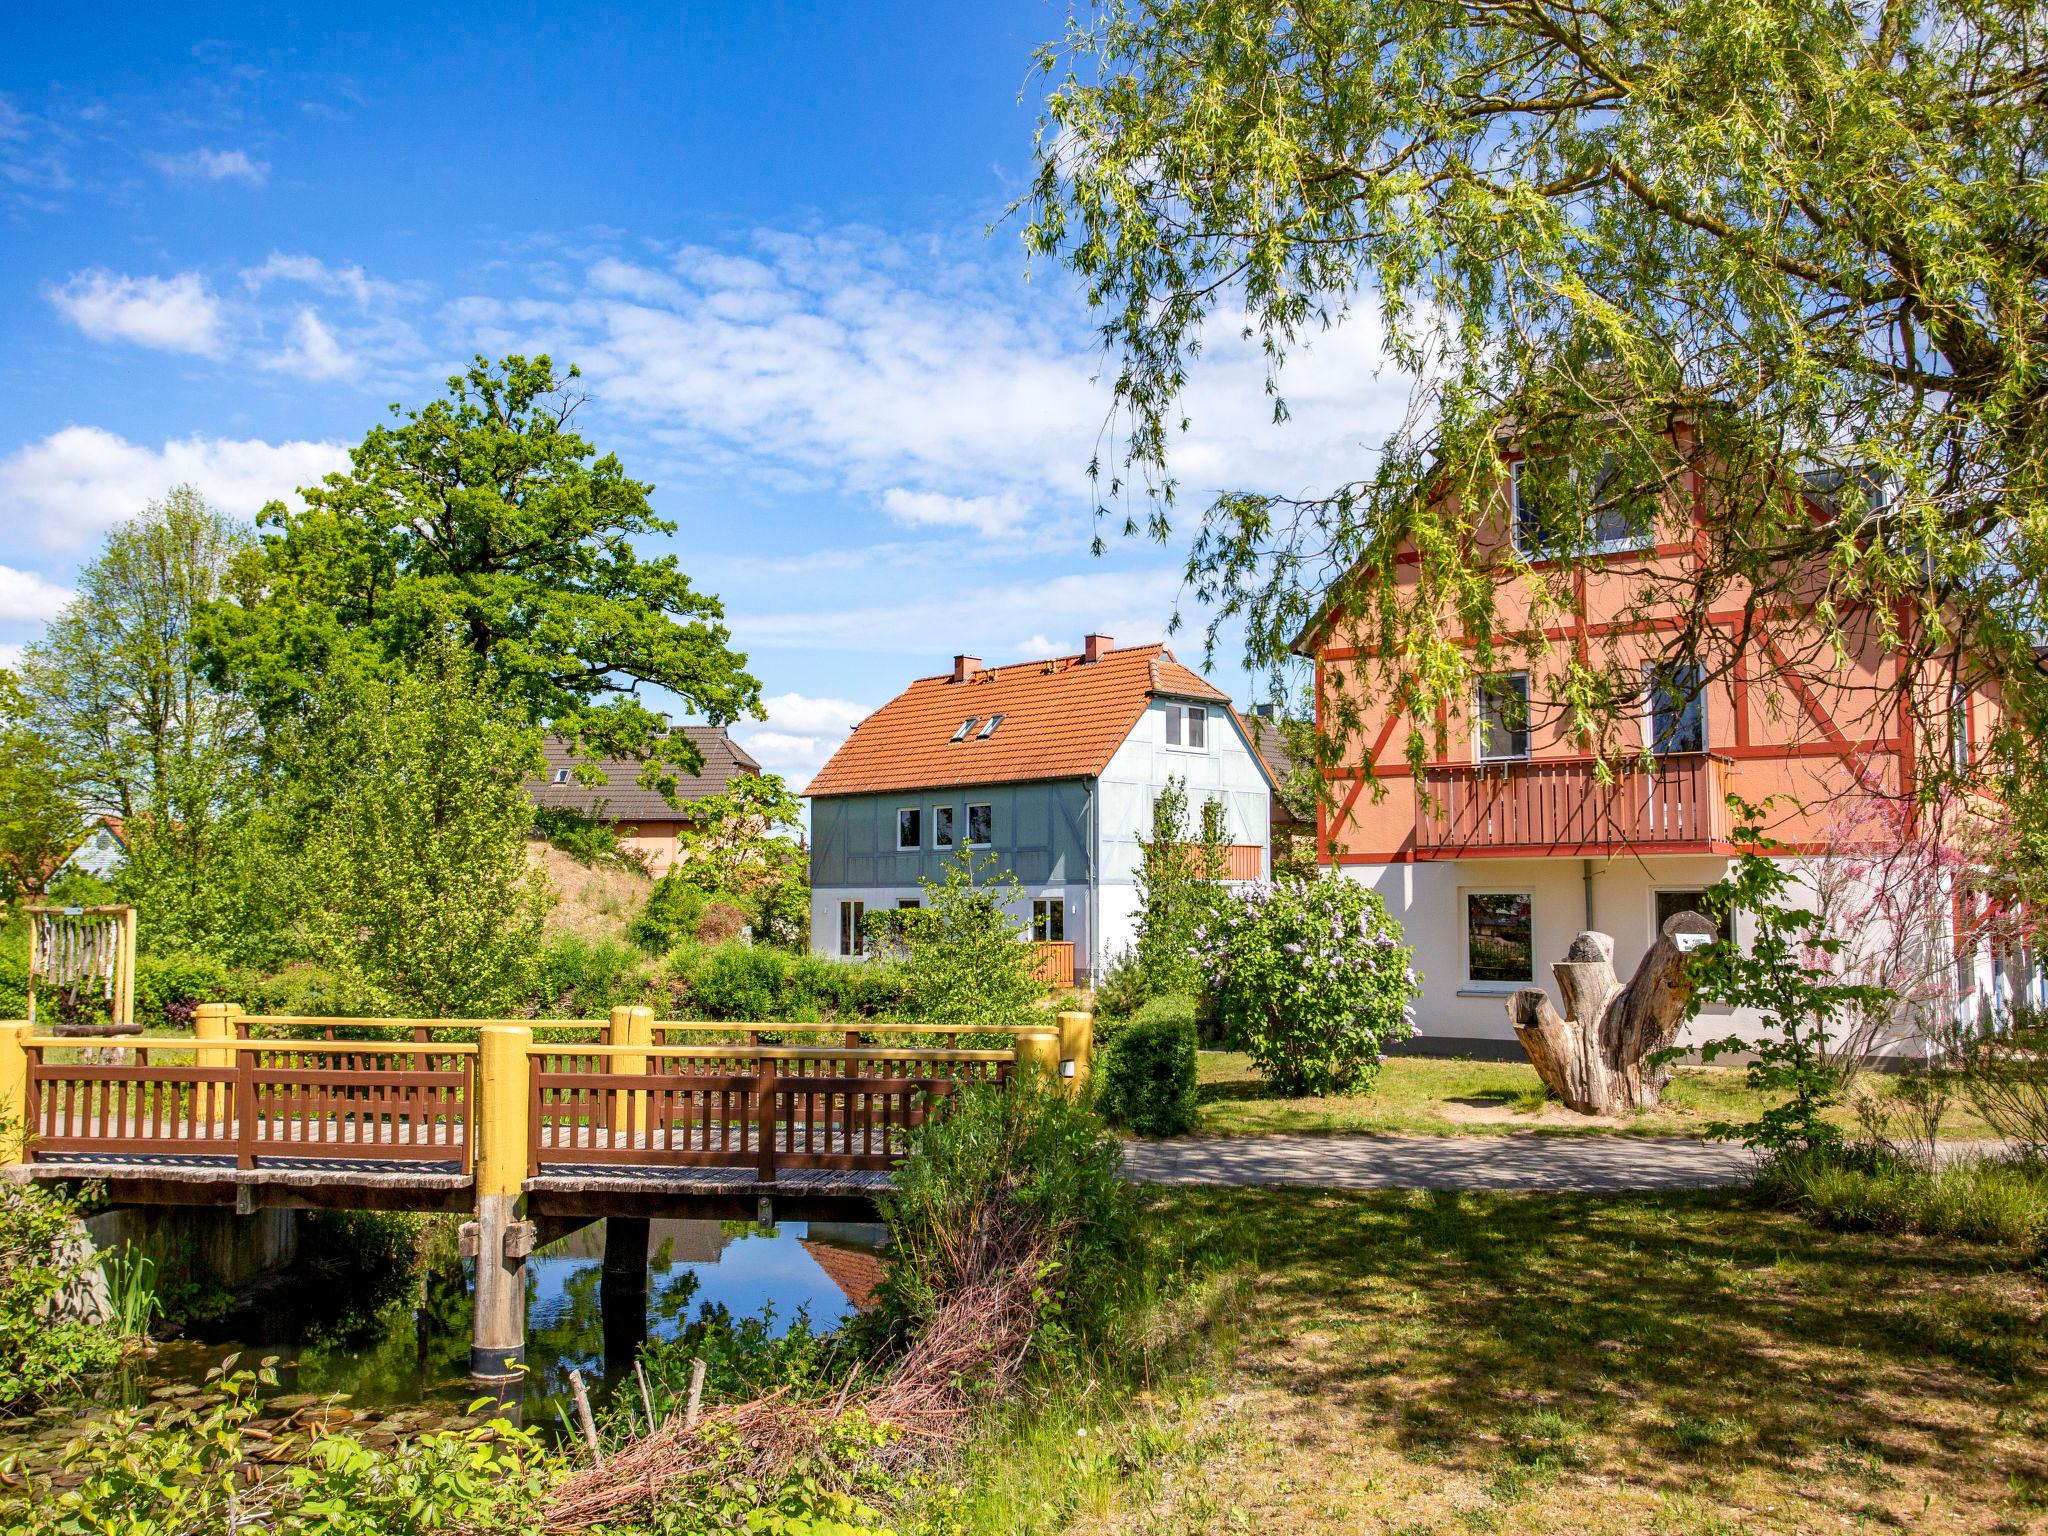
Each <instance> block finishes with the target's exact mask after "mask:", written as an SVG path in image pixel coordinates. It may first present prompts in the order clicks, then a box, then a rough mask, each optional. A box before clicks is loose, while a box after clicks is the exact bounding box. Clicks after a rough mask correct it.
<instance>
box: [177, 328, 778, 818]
mask: <svg viewBox="0 0 2048 1536" xmlns="http://www.w3.org/2000/svg"><path fill="white" fill-rule="evenodd" d="M576 377H577V373H576V370H575V369H573V368H572V369H569V370H568V371H567V372H566V373H565V374H558V373H557V372H556V370H555V367H554V365H553V363H552V361H551V360H550V359H549V358H547V357H545V356H543V357H538V358H534V359H532V360H528V359H527V358H524V357H517V356H515V357H508V358H506V359H505V360H504V362H503V364H502V365H496V366H494V365H492V364H490V363H488V362H487V361H485V360H484V359H483V358H478V359H477V360H476V362H475V364H474V365H473V366H472V367H471V368H470V369H469V370H468V371H467V372H466V373H463V374H461V375H459V376H457V377H455V378H451V379H450V380H449V381H448V395H447V398H445V399H441V400H436V401H433V402H432V403H430V404H428V405H426V406H425V407H423V408H421V409H418V410H405V409H403V408H402V407H399V406H395V405H394V406H393V407H392V408H391V409H392V415H393V416H394V417H395V418H396V421H395V424H394V425H391V426H380V427H377V428H375V429H373V430H372V431H371V432H370V433H369V434H368V435H367V436H366V437H365V438H364V439H363V441H362V442H361V443H360V444H359V445H358V446H357V447H356V448H355V449H353V450H352V451H351V453H350V456H349V459H350V462H349V468H348V469H347V470H345V471H342V472H340V473H336V474H332V475H329V476H328V477H327V478H326V480H325V481H324V482H323V483H321V484H320V485H317V486H311V487H307V488H305V489H303V490H302V491H301V492H300V496H301V498H302V500H303V502H304V506H303V508H300V509H294V508H291V507H289V506H287V505H285V504H284V503H283V502H272V503H271V504H270V505H269V506H267V507H265V508H264V509H263V512H262V514H261V515H260V517H259V519H258V526H259V528H260V530H261V539H260V546H259V547H258V549H257V550H256V551H254V552H253V553H252V554H251V555H250V557H249V558H248V559H247V560H246V561H245V562H244V567H243V571H242V574H243V576H244V577H245V578H246V584H247V587H248V589H249V592H248V595H247V596H246V597H244V598H242V599H240V600H239V601H236V602H233V603H228V604H223V605H220V606H218V607H217V608H216V609H215V610H214V612H213V615H212V617H211V621H210V627H209V631H208V642H209V644H210V646H211V648H212V654H213V658H214V662H213V664H214V668H215V671H216V674H217V675H218V676H220V677H221V678H223V679H224V680H228V681H231V682H232V684H233V685H234V687H235V688H236V689H238V690H239V691H240V692H242V693H243V694H244V695H246V696H247V697H249V698H250V699H252V700H253V701H254V702H255V704H256V707H257V708H258V710H259V711H260V712H261V714H262V715H263V717H264V718H265V720H266V721H267V722H272V723H275V722H280V721H284V720H288V719H290V718H291V717H292V716H293V715H294V714H295V713H296V712H298V711H300V710H302V709H304V708H305V707H306V705H307V702H308V701H309V700H310V699H311V698H313V697H314V696H315V695H316V694H317V693H318V691H319V683H320V680H321V679H322V678H323V677H324V676H325V675H326V674H328V673H330V672H332V671H334V670H335V669H337V668H355V669H360V670H364V671H366V672H369V673H381V672H382V671H384V670H385V669H387V668H388V667H390V666H392V665H394V664H398V663H402V662H405V661H408V660H412V659H416V658H417V657H418V656H420V655H421V654H423V653H424V651H425V650H426V649H427V648H429V647H430V646H432V645H434V644H436V643H437V642H438V637H439V636H441V635H442V634H443V633H445V632H453V633H455V634H456V635H458V636H460V637H461V639H462V641H463V643H464V644H465V646H466V647H467V649H468V650H469V652H470V653H471V655H472V656H473V657H474V659H475V660H476V662H477V664H478V665H479V667H480V669H481V676H482V678H483V679H484V681H485V683H486V685H487V686H489V687H490V688H492V689H493V690H494V691H495V692H496V694H497V696H498V697H499V698H500V700H501V701H503V702H504V703H506V704H508V705H509V706H511V707H512V708H514V709H515V710H516V711H517V712H519V713H520V714H521V715H522V716H523V717H524V718H525V719H526V720H528V721H529V722H531V723H532V724H535V725H540V726H544V727H546V728H547V729H549V730H551V731H555V732H558V733H559V734H561V735H562V736H564V737H565V738H567V739H568V740H569V742H570V743H571V745H572V748H573V749H575V750H578V751H579V752H581V753H582V754H583V755H585V756H588V757H592V758H597V757H614V756H616V757H631V758H637V759H641V760H643V761H644V762H645V763H646V764H647V769H646V772H645V774H644V778H645V781H646V782H649V783H652V784H655V785H657V786H659V787H663V788H664V789H667V790H670V791H672V790H673V784H674V779H675V775H676V773H677V772H678V771H682V772H694V771H695V770H696V769H697V768H698V767H699V766H700V763H699V755H698V753H697V751H696V749H695V748H694V747H693V746H692V745H691V743H690V741H689V739H688V738H687V736H685V735H684V734H683V733H681V732H677V733H674V734H669V733H667V732H666V730H665V728H664V721H663V717H662V716H661V714H660V713H658V712H657V711H655V710H654V709H652V708H651V707H649V705H648V704H647V703H646V702H645V701H644V699H643V697H642V690H643V689H645V688H649V687H654V688H662V689H666V690H668V691H669V692H671V693H673V694H675V695H676V696H677V697H678V698H680V699H681V700H682V701H683V704H684V707H685V708H686V709H687V710H689V711H691V712H693V713H696V714H700V715H702V716H703V717H704V718H705V719H707V720H710V721H711V722H713V723H714V724H721V723H724V722H726V721H730V720H734V719H737V718H738V717H740V716H741V715H742V714H744V713H746V712H749V711H756V710H758V708H759V686H758V684H757V683H756V682H755V680H754V679H753V678H752V677H751V676H750V675H748V673H747V672H746V670H745V658H744V657H742V656H740V655H737V654H736V653H734V652H733V650H732V649H731V648H730V647H729V645H728V644H727V641H728V639H729V638H730V637H729V634H728V632H727V630H726V628H725V626H724V624H723V623H722V622H721V621H722V619H723V609H722V608H721V606H720V604H719V602H718V599H717V598H715V597H713V596H711V595H709V594H707V593H703V592H699V591H697V590H696V589H695V588H694V587H692V586H691V584H690V580H689V578H688V577H687V576H686V575H684V574H683V572H682V570H681V569H680V568H679V567H678V565H677V562H676V559H675V557H674V556H673V555H655V556H647V555H643V554H641V553H640V552H639V550H638V549H637V548H636V541H638V540H642V539H646V538H648V537H650V536H655V535H661V534H667V533H672V532H674V531H675V525H674V524H673V523H670V522H667V521H665V520H663V519H662V518H660V517H658V516H656V515H655V513H654V511H653V509H652V507H651V506H650V505H649V502H648V495H649V493H650V491H651V490H652V487H651V486H648V485H646V484H644V483H642V482H640V481H638V480H635V479H633V478H632V477H631V476H629V475H628V474H627V473H626V472H625V469H624V467H623V466H622V465H621V464H620V463H619V460H618V459H617V457H615V456H614V455H611V454H605V455H603V456H602V457H600V456H599V455H598V454H597V452H596V450H595V449H594V448H593V447H592V446H591V444H590V443H589V442H588V441H587V440H585V439H584V438H583V437H581V436H580V435H578V434H577V433H576V432H575V431H573V430H572V427H571V423H572V418H573V417H574V415H575V413H576V411H577V409H578V407H579V405H580V404H581V397H580V396H579V395H577V394H576V393H575V391H574V384H573V381H574V380H575V378H576Z"/></svg>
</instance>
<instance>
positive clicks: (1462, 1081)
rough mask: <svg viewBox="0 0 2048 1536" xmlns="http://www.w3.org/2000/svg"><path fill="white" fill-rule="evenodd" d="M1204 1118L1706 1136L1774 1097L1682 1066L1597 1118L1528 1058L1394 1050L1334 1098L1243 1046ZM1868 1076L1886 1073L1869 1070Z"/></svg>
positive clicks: (1209, 1089)
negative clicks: (1268, 1077)
mask: <svg viewBox="0 0 2048 1536" xmlns="http://www.w3.org/2000/svg"><path fill="white" fill-rule="evenodd" d="M1200 1072H1201V1097H1202V1107H1201V1120H1200V1123H1199V1125H1198V1127H1197V1130H1198V1134H1201V1135H1204V1136H1246V1135H1252V1134H1255V1133H1259V1132H1269V1131H1293V1132H1310V1133H1328V1132H1343V1131H1377V1132H1382V1133H1389V1134H1406V1135H1422V1136H1466V1135H1502V1134H1506V1133H1509V1132H1516V1131H1536V1132H1540V1133H1543V1134H1546V1135H1566V1136H1569V1135H1623V1136H1698V1135H1700V1134H1702V1133H1703V1132H1704V1130H1705V1129H1706V1127H1707V1125H1708V1124H1710V1123H1711V1122H1713V1121H1715V1120H1731V1121H1736V1122H1741V1121H1746V1120H1751V1119H1754V1118H1755V1117H1756V1116H1757V1115H1758V1114H1760V1113H1762V1111H1763V1109H1764V1108H1765V1107H1766V1105H1767V1104H1768V1102H1769V1100H1768V1099H1767V1098H1766V1097H1765V1096H1764V1095H1763V1094H1761V1093H1758V1092H1757V1091H1755V1090H1754V1089H1752V1088H1750V1087H1749V1086H1748V1084H1747V1083H1745V1082H1744V1081H1743V1073H1742V1069H1741V1068H1739V1067H1681V1068H1680V1069H1679V1070H1678V1074H1677V1076H1676V1077H1675V1078H1674V1079H1673V1080H1672V1083H1671V1085H1670V1087H1669V1088H1668V1089H1667V1090H1666V1091H1665V1095H1664V1106H1663V1108H1661V1109H1658V1110H1654V1111H1651V1112H1649V1113H1646V1114H1641V1115H1635V1116H1632V1117H1630V1118H1629V1119H1626V1120H1620V1121H1608V1120H1595V1119H1590V1118H1588V1117H1586V1116H1582V1115H1576V1114H1573V1113H1572V1112H1571V1111H1570V1110H1568V1109H1566V1108H1565V1107H1564V1106H1563V1105H1561V1104H1558V1103H1555V1102H1550V1101H1547V1100H1546V1096H1545V1093H1544V1089H1543V1084H1542V1082H1541V1081H1540V1080H1539V1079H1538V1078H1537V1076H1536V1070H1535V1068H1533V1067H1531V1066H1530V1065H1529V1064H1528V1063H1527V1062H1509V1061H1460V1060H1439V1059H1436V1058H1433V1057H1425V1056H1390V1057H1388V1058H1387V1060H1386V1062H1385V1063H1384V1064H1383V1065H1382V1066H1381V1069H1380V1075H1379V1080H1378V1081H1377V1082H1375V1083H1374V1084H1373V1087H1372V1091H1371V1092H1370V1093H1363V1094H1339V1095H1333V1096H1332V1097H1329V1098H1284V1097H1282V1096H1280V1095H1279V1094H1276V1093H1274V1092H1273V1091H1272V1089H1271V1088H1269V1087H1268V1086H1267V1084H1266V1081H1265V1079H1264V1078H1262V1077H1260V1076H1259V1074H1258V1072H1257V1071H1256V1070H1255V1069H1254V1068H1253V1066H1252V1064H1251V1061H1250V1059H1249V1058H1247V1057H1246V1056H1245V1055H1244V1054H1243V1053H1241V1052H1238V1051H1203V1052H1202V1053H1201V1054H1200ZM1866 1081H1869V1082H1872V1083H1873V1084H1874V1083H1876V1082H1877V1081H1878V1079H1876V1078H1875V1076H1874V1075H1872V1074H1866ZM1832 1118H1834V1119H1835V1120H1836V1121H1837V1122H1838V1123H1839V1124H1841V1125H1842V1126H1843V1127H1844V1129H1850V1128H1853V1127H1854V1125H1855V1115H1854V1113H1853V1112H1852V1111H1851V1110H1850V1109H1849V1108H1848V1107H1847V1106H1839V1107H1838V1108H1837V1109H1836V1110H1835V1111H1834V1112H1833V1115H1832ZM1989 1134H1990V1131H1989V1128H1988V1127H1986V1126H1985V1124H1984V1123H1983V1121H1981V1120H1980V1119H1978V1118H1977V1116H1976V1115H1975V1114H1974V1113H1973V1112H1972V1111H1971V1109H1970V1107H1969V1105H1968V1104H1967V1103H1963V1104H1960V1105H1958V1106H1957V1107H1956V1108H1954V1109H1952V1110H1951V1111H1950V1115H1949V1119H1948V1121H1947V1122H1946V1123H1945V1125H1944V1127H1943V1135H1944V1136H1945V1137H1952V1138H1956V1139H1969V1138H1973V1137H1983V1136H1987V1135H1989Z"/></svg>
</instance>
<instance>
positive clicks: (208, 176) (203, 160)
mask: <svg viewBox="0 0 2048 1536" xmlns="http://www.w3.org/2000/svg"><path fill="white" fill-rule="evenodd" d="M149 158H150V163H151V164H152V165H154V166H155V167H156V168H157V169H158V170H159V171H161V172H163V174H164V175H165V176H166V177H168V178H169V179H170V180H172V181H186V182H196V181H245V182H247V183H248V184H249V185H250V186H252V187H260V186H262V185H263V183H264V182H266V181H268V180H269V179H270V165H269V163H268V162H267V161H263V160H252V159H250V158H249V155H248V153H247V151H245V150H240V149H192V150H187V151H186V152H185V153H184V154H182V155H151V156H150V157H149Z"/></svg>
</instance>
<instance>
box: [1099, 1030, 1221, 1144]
mask: <svg viewBox="0 0 2048 1536" xmlns="http://www.w3.org/2000/svg"><path fill="white" fill-rule="evenodd" d="M1197 1014H1198V1009H1197V1006H1196V1004H1195V1000H1194V999H1193V998H1188V997H1157V998H1154V999H1152V1001H1150V1002H1148V1003H1146V1004H1145V1005H1144V1006H1143V1007H1142V1008H1140V1009H1139V1010H1138V1011H1137V1013H1136V1014H1135V1015H1134V1016H1133V1017H1132V1018H1131V1020H1130V1022H1129V1023H1127V1024H1125V1025H1124V1026H1123V1027H1122V1028H1121V1029H1119V1030H1118V1031H1117V1032H1116V1036H1115V1038H1114V1039H1112V1040H1111V1041H1110V1042H1109V1045H1108V1047H1107V1048H1106V1049H1105V1050H1104V1052H1103V1057H1102V1063H1101V1065H1100V1067H1099V1068H1098V1070H1097V1074H1096V1077H1097V1083H1098V1087H1097V1092H1098V1093H1099V1094H1100V1095H1101V1106H1102V1113H1103V1114H1104V1116H1106V1117H1107V1118H1108V1119H1109V1121H1110V1122H1111V1123H1112V1124H1114V1125H1119V1126H1122V1127H1123V1128H1124V1129H1126V1130H1130V1131H1135V1132H1136V1133H1137V1134H1138V1135H1140V1136H1181V1135H1185V1134H1186V1133H1187V1132H1189V1131H1191V1130H1193V1129H1194V1128H1195V1115H1196V1110H1197V1107H1198V1098H1197V1089H1196V1075H1195V1029H1196V1020H1197Z"/></svg>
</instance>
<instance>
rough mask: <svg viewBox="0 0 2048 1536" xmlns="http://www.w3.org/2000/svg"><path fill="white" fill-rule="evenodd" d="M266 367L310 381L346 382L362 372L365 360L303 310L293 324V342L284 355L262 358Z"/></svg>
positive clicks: (289, 342)
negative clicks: (349, 349) (346, 347)
mask: <svg viewBox="0 0 2048 1536" xmlns="http://www.w3.org/2000/svg"><path fill="white" fill-rule="evenodd" d="M263 366H264V367H265V368H268V369H270V370H272V371H273V372H276V373H292V374H297V375H299V376H300V377H302V378H309V379H346V378H351V377H353V376H354V375H355V374H357V373H359V372H360V371H361V370H362V366H363V365H362V359H361V358H358V357H356V356H354V355H353V354H351V353H350V352H348V351H347V350H346V349H345V348H343V346H342V345H341V343H340V342H338V341H336V340H335V339H334V332H332V331H330V330H329V329H328V328H327V327H326V326H325V325H324V324H323V323H322V322H321V319H320V316H319V314H318V313H317V312H316V311H314V310H312V309H302V310H300V311H299V313H298V316H297V318H296V319H294V320H293V321H292V331H291V339H290V341H288V342H287V343H286V345H285V349H284V350H283V351H282V352H279V353H276V354H274V355H273V356H270V357H266V358H264V359H263Z"/></svg>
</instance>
